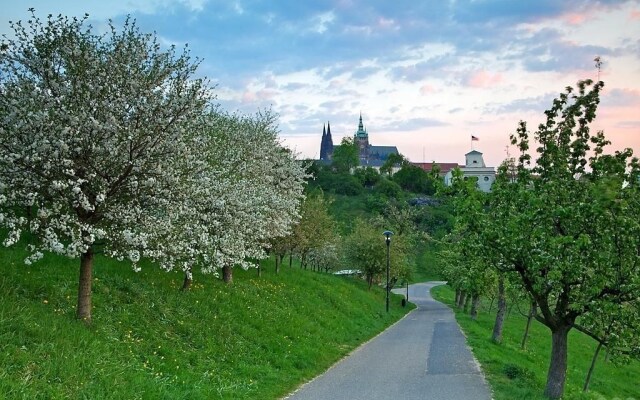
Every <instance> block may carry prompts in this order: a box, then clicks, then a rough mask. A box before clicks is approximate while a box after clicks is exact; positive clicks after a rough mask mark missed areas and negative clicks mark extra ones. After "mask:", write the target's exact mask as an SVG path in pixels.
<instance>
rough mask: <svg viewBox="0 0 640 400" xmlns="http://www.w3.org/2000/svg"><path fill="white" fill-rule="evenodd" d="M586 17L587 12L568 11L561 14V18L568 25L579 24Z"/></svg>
mask: <svg viewBox="0 0 640 400" xmlns="http://www.w3.org/2000/svg"><path fill="white" fill-rule="evenodd" d="M587 18H588V16H587V14H579V13H568V14H565V15H563V16H562V19H563V20H564V21H565V22H566V23H568V24H569V25H580V24H582V23H583V22H584V21H586V20H587Z"/></svg>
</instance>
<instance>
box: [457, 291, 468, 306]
mask: <svg viewBox="0 0 640 400" xmlns="http://www.w3.org/2000/svg"><path fill="white" fill-rule="evenodd" d="M466 296H467V294H466V293H465V292H464V291H460V298H459V299H458V304H457V305H458V308H462V306H464V301H465V298H466Z"/></svg>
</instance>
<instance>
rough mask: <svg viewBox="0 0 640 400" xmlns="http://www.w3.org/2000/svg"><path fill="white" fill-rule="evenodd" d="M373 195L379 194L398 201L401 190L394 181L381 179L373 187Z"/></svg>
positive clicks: (401, 193)
mask: <svg viewBox="0 0 640 400" xmlns="http://www.w3.org/2000/svg"><path fill="white" fill-rule="evenodd" d="M373 190H374V193H376V194H380V195H382V196H384V197H386V198H388V199H395V200H399V199H401V198H402V196H403V192H402V188H401V187H400V185H398V184H397V183H395V182H394V181H392V180H390V179H387V178H382V179H380V180H379V181H378V183H376V185H375V186H374V187H373Z"/></svg>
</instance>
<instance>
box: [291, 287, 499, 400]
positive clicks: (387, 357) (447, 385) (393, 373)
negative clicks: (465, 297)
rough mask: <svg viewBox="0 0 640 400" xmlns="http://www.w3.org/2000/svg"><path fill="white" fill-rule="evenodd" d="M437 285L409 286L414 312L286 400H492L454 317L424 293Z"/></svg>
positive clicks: (403, 292)
mask: <svg viewBox="0 0 640 400" xmlns="http://www.w3.org/2000/svg"><path fill="white" fill-rule="evenodd" d="M442 283H444V282H428V283H419V284H415V285H410V286H409V301H411V302H412V303H415V304H416V305H417V306H418V307H417V308H416V309H415V310H413V311H411V312H410V313H409V314H407V315H406V316H405V317H404V318H403V319H401V320H400V321H398V322H397V323H396V324H395V325H393V326H391V327H390V328H388V329H387V330H385V331H384V332H383V333H381V334H380V335H378V336H376V337H375V338H374V339H372V340H370V341H369V342H367V343H365V344H364V345H362V346H360V347H359V348H358V349H356V350H355V351H354V352H352V353H351V354H350V355H349V356H347V357H345V358H344V359H342V360H341V361H340V362H338V363H337V364H335V365H334V366H332V367H331V368H330V369H329V370H327V371H326V372H325V373H324V374H322V375H320V376H318V377H316V378H315V379H313V380H312V381H310V382H308V383H306V384H304V385H303V386H301V387H300V388H298V389H297V390H296V391H295V392H293V393H292V394H290V395H289V396H288V397H286V399H289V400H327V399H334V400H338V399H349V400H357V399H366V400H388V399H403V400H405V399H406V400H412V399H416V400H417V399H421V400H422V399H430V400H431V399H432V400H467V399H468V400H483V399H487V400H488V399H491V392H490V390H489V388H488V386H487V384H486V382H485V380H484V377H483V375H482V372H481V371H480V368H479V366H478V363H477V361H476V360H475V359H474V357H473V355H472V354H471V351H470V350H469V348H468V347H467V344H466V339H465V337H464V335H463V334H462V332H461V331H460V327H459V326H458V324H457V322H456V320H455V317H454V315H453V312H452V311H451V309H449V308H448V307H447V306H445V305H444V304H442V303H439V302H437V301H435V300H433V298H432V297H431V294H430V293H429V290H430V289H431V288H432V287H434V286H437V285H439V284H442ZM394 291H395V289H394ZM398 293H401V294H405V293H406V292H405V289H401V290H398Z"/></svg>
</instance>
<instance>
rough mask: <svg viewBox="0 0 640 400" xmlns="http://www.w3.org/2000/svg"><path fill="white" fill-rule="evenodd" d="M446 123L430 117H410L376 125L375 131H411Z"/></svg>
mask: <svg viewBox="0 0 640 400" xmlns="http://www.w3.org/2000/svg"><path fill="white" fill-rule="evenodd" d="M446 125H448V124H447V123H446V122H443V121H440V120H437V119H431V118H410V119H402V120H393V121H389V122H386V123H383V124H381V125H378V126H376V129H375V130H376V131H378V132H381V131H413V130H417V129H422V128H430V127H439V126H446Z"/></svg>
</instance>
